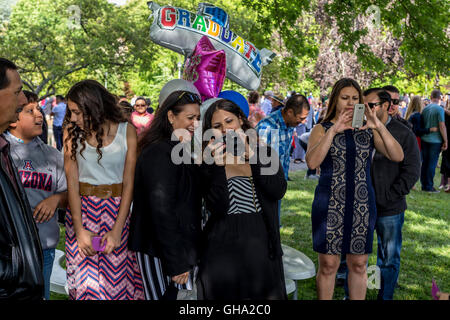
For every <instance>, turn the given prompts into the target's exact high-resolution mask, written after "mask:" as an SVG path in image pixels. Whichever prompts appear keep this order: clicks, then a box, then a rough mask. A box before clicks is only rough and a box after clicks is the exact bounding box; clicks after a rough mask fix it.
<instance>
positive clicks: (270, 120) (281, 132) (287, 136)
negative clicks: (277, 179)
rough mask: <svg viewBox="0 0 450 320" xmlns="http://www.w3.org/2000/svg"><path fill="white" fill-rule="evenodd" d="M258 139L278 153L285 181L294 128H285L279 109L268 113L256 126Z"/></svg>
mask: <svg viewBox="0 0 450 320" xmlns="http://www.w3.org/2000/svg"><path fill="white" fill-rule="evenodd" d="M255 129H256V131H258V135H259V137H260V138H261V139H262V140H263V141H264V142H265V143H267V144H268V145H270V146H271V147H272V148H273V149H274V150H275V151H277V152H278V155H279V157H280V162H281V165H282V166H283V171H284V176H285V178H286V180H287V178H288V173H289V163H290V155H291V148H292V135H293V133H294V129H295V128H294V127H287V126H286V123H285V122H284V119H283V117H282V116H281V109H280V110H278V111H275V112H272V113H270V114H269V115H268V116H267V117H265V118H264V119H262V120H261V121H259V122H258V125H257V126H256V128H255Z"/></svg>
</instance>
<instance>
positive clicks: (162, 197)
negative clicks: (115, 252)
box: [128, 140, 201, 277]
mask: <svg viewBox="0 0 450 320" xmlns="http://www.w3.org/2000/svg"><path fill="white" fill-rule="evenodd" d="M177 144H178V142H172V141H169V140H168V141H162V142H157V143H153V144H151V145H149V146H147V147H146V148H145V149H144V150H143V151H142V153H141V154H140V155H139V157H138V160H137V163H136V173H135V180H134V197H133V212H132V214H131V221H130V235H129V239H128V247H129V248H130V249H131V250H132V251H137V252H142V253H145V254H148V255H151V256H154V257H158V258H160V259H161V263H162V266H163V270H164V272H165V273H166V274H167V275H169V276H171V277H172V276H175V275H178V274H181V273H184V272H186V271H189V270H191V269H192V268H193V267H194V266H195V265H196V264H197V259H198V246H199V242H200V236H201V195H200V190H199V187H198V182H197V181H198V180H197V179H196V168H195V166H196V165H194V164H178V165H176V164H174V163H173V162H172V160H171V152H172V149H173V148H174V147H175V146H176V145H177Z"/></svg>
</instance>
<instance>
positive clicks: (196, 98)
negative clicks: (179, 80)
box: [175, 91, 202, 104]
mask: <svg viewBox="0 0 450 320" xmlns="http://www.w3.org/2000/svg"><path fill="white" fill-rule="evenodd" d="M183 97H186V98H188V100H189V102H191V103H198V104H202V100H201V99H200V97H199V96H198V95H196V94H194V93H192V92H188V91H183V92H182V93H181V94H180V95H179V96H178V98H177V101H175V103H177V102H178V101H180V99H181V98H183Z"/></svg>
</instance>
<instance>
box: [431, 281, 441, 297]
mask: <svg viewBox="0 0 450 320" xmlns="http://www.w3.org/2000/svg"><path fill="white" fill-rule="evenodd" d="M431 283H432V285H431V296H432V297H433V299H434V300H439V298H438V296H437V293H438V292H439V291H440V290H439V287H438V286H437V284H436V281H434V278H433V280H432V281H431Z"/></svg>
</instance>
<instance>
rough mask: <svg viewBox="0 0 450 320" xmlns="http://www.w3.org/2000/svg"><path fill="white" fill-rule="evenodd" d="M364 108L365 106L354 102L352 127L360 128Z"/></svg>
mask: <svg viewBox="0 0 450 320" xmlns="http://www.w3.org/2000/svg"><path fill="white" fill-rule="evenodd" d="M365 108H366V106H365V105H364V104H362V103H357V104H355V107H354V108H353V121H352V127H353V128H361V127H362V126H363V121H364V110H365Z"/></svg>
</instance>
